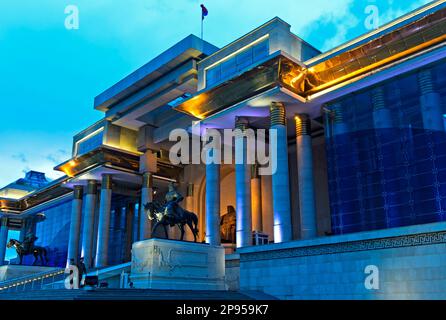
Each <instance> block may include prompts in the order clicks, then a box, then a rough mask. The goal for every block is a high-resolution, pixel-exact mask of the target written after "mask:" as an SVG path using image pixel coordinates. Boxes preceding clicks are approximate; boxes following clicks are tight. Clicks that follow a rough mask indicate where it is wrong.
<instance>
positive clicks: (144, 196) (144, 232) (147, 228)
mask: <svg viewBox="0 0 446 320" xmlns="http://www.w3.org/2000/svg"><path fill="white" fill-rule="evenodd" d="M152 201H153V176H152V174H151V173H150V172H146V173H144V174H143V177H142V188H141V205H140V208H139V240H140V241H142V240H145V239H149V238H150V237H151V235H152V223H151V221H150V220H149V218H148V217H147V214H146V210H145V208H144V205H146V204H148V203H150V202H152Z"/></svg>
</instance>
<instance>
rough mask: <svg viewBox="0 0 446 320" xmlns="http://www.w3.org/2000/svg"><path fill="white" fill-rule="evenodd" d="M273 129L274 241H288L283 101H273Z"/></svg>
mask: <svg viewBox="0 0 446 320" xmlns="http://www.w3.org/2000/svg"><path fill="white" fill-rule="evenodd" d="M270 114H271V130H275V131H276V133H277V145H275V146H274V145H272V146H270V147H271V148H276V150H277V157H276V159H272V160H271V161H275V162H276V165H275V167H276V168H277V170H276V172H275V173H274V174H273V175H272V194H273V211H274V242H276V243H280V242H286V241H291V240H292V232H291V230H292V229H291V202H290V183H289V168H288V139H287V129H286V111H285V106H284V104H283V103H279V102H273V103H271V108H270Z"/></svg>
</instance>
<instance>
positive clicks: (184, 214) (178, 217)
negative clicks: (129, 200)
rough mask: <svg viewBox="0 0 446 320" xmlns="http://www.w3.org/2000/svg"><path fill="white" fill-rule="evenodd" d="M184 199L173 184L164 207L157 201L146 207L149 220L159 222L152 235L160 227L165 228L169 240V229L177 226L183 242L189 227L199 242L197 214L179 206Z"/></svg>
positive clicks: (170, 186)
mask: <svg viewBox="0 0 446 320" xmlns="http://www.w3.org/2000/svg"><path fill="white" fill-rule="evenodd" d="M183 199H184V197H183V195H182V194H181V193H179V192H178V191H177V189H176V188H175V185H174V184H173V183H170V184H169V190H168V192H167V193H166V196H165V204H164V205H162V204H160V203H158V202H156V201H153V202H149V203H147V204H145V205H144V208H145V210H147V214H148V218H149V219H150V220H156V221H157V222H156V223H155V224H154V226H153V227H152V234H155V232H156V230H157V229H158V227H160V226H162V227H163V228H164V233H165V236H166V238H167V239H168V238H169V235H168V233H167V227H168V226H170V227H174V226H175V225H176V226H178V228H179V229H180V231H181V238H180V239H181V240H183V239H184V235H185V230H184V227H185V226H186V225H187V226H188V227H189V229H190V230H191V231H192V234H193V236H194V241H195V242H196V241H197V236H198V228H197V226H198V217H197V215H196V214H195V213H193V212H190V211H188V210H185V209H183V208H182V207H181V206H180V205H179V204H180V202H181V201H183Z"/></svg>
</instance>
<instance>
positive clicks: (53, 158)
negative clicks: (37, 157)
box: [45, 149, 68, 165]
mask: <svg viewBox="0 0 446 320" xmlns="http://www.w3.org/2000/svg"><path fill="white" fill-rule="evenodd" d="M67 158H68V152H67V151H66V150H64V149H59V150H57V151H56V152H51V153H49V154H48V155H47V156H46V157H45V159H46V160H48V161H50V162H51V163H52V164H54V165H58V164H60V163H62V162H64V161H65V160H67Z"/></svg>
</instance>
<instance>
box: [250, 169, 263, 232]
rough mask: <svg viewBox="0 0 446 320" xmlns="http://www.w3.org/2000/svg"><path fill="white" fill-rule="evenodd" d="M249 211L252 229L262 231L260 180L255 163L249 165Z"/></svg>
mask: <svg viewBox="0 0 446 320" xmlns="http://www.w3.org/2000/svg"><path fill="white" fill-rule="evenodd" d="M251 169H252V170H251V212H252V230H254V231H258V232H263V220H262V181H261V179H260V176H259V171H258V167H257V165H253V166H252V167H251Z"/></svg>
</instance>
